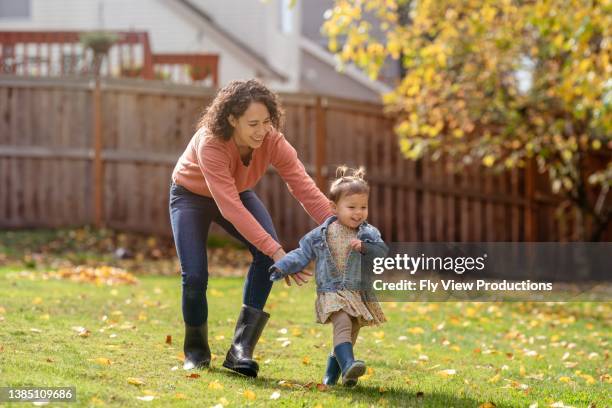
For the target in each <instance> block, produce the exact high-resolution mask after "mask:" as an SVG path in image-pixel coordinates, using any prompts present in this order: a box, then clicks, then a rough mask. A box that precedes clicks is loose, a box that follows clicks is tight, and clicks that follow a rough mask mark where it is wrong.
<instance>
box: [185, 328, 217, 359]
mask: <svg viewBox="0 0 612 408" xmlns="http://www.w3.org/2000/svg"><path fill="white" fill-rule="evenodd" d="M183 351H184V353H185V363H184V364H183V369H184V370H193V369H194V368H208V367H210V348H209V347H208V323H204V324H203V325H201V326H188V325H185V342H184V343H183Z"/></svg>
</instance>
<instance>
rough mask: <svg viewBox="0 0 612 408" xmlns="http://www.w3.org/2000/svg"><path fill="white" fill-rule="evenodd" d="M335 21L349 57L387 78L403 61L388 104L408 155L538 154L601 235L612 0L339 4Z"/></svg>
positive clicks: (611, 179)
mask: <svg viewBox="0 0 612 408" xmlns="http://www.w3.org/2000/svg"><path fill="white" fill-rule="evenodd" d="M325 18H326V21H325V23H324V25H323V27H322V32H323V33H324V34H325V35H326V36H327V37H328V39H329V49H330V50H331V51H332V52H334V53H336V55H337V56H338V57H339V58H340V60H341V61H342V62H344V63H349V62H352V63H355V64H356V65H357V66H358V67H360V68H362V69H363V70H364V71H365V72H366V73H367V74H368V75H369V76H370V77H371V78H376V77H377V75H378V73H379V71H380V69H381V67H382V66H383V64H384V63H385V62H386V61H389V60H400V61H401V64H402V68H403V70H404V75H403V77H402V78H401V81H400V82H399V83H398V84H397V86H396V88H395V89H394V90H393V91H392V92H390V93H389V94H386V95H384V97H383V101H384V104H385V108H386V110H387V111H388V112H390V113H391V114H394V115H395V117H396V118H397V123H396V127H395V131H396V133H397V135H398V137H399V142H400V147H401V149H402V152H403V154H404V155H405V156H406V157H407V158H410V159H414V160H417V159H419V158H421V157H423V155H426V154H427V155H431V156H432V157H433V158H434V159H435V158H437V157H447V158H450V159H451V162H452V163H453V165H454V166H455V168H461V167H462V166H465V165H469V164H471V163H481V164H482V165H483V166H486V167H488V168H491V169H492V170H497V171H502V170H506V169H512V168H515V167H523V166H525V165H527V164H528V163H529V162H530V161H531V160H534V161H535V163H537V165H538V168H539V170H540V171H541V172H546V173H548V175H549V178H550V181H551V183H552V189H553V191H554V192H555V193H559V194H563V195H565V197H567V199H569V200H570V201H571V203H572V205H574V206H576V208H578V209H579V210H580V213H581V214H582V215H583V216H586V217H585V218H584V219H585V222H586V221H587V218H589V219H590V222H592V225H593V230H592V234H591V236H590V237H589V238H590V239H591V240H598V239H599V238H600V236H601V234H602V232H603V231H605V228H606V227H607V225H608V224H609V223H610V221H611V219H612V208H611V206H610V205H609V204H608V205H606V199H607V198H608V191H609V189H610V186H611V184H612V162H611V161H610V152H611V150H612V136H611V135H612V132H611V130H612V112H611V109H610V108H611V104H612V79H611V78H612V75H611V74H612V62H611V61H610V59H611V55H612V32H611V31H612V28H611V27H612V2H611V0H602V1H595V0H593V1H588V0H542V1H517V0H496V1H493V0H421V1H417V0H413V1H411V0H404V1H402V0H335V2H334V7H333V8H332V9H330V10H328V11H327V12H326V14H325ZM374 33H375V34H374ZM593 191H596V194H594V195H593V194H592V192H593ZM583 238H585V237H583Z"/></svg>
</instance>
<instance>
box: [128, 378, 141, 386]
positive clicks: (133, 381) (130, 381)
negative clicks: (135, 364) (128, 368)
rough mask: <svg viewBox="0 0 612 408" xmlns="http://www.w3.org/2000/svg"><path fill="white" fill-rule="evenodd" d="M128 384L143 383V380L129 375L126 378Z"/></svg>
mask: <svg viewBox="0 0 612 408" xmlns="http://www.w3.org/2000/svg"><path fill="white" fill-rule="evenodd" d="M127 382H128V384H132V385H144V383H145V382H144V381H143V380H141V379H140V378H135V377H129V378H128V379H127Z"/></svg>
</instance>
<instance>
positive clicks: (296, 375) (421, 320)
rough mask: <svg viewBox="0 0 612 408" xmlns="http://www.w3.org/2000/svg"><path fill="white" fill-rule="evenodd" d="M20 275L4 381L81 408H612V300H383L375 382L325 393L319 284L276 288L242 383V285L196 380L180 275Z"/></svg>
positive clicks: (4, 315)
mask: <svg viewBox="0 0 612 408" xmlns="http://www.w3.org/2000/svg"><path fill="white" fill-rule="evenodd" d="M20 271H21V269H16V268H12V267H4V268H0V386H24V385H32V386H75V387H76V389H77V404H76V405H79V406H95V405H116V406H147V405H150V406H168V405H176V406H186V407H192V406H215V405H217V404H221V405H223V406H245V405H252V406H268V405H272V404H274V405H278V406H290V407H314V406H322V407H333V406H348V405H349V404H350V405H352V406H363V407H367V406H376V407H378V406H391V407H393V406H419V407H477V406H479V405H481V404H483V403H487V402H491V403H493V404H495V405H496V406H497V407H528V406H530V405H531V404H534V403H537V404H538V405H537V406H538V407H549V406H551V404H555V403H557V406H561V405H559V403H560V402H561V401H562V402H563V403H564V404H565V405H566V406H576V407H587V406H589V404H592V403H594V404H595V406H596V407H606V406H611V405H612V399H611V398H610V391H611V388H612V387H611V386H610V381H611V380H610V373H609V359H608V357H609V352H608V350H609V346H610V316H611V315H612V313H611V309H612V308H611V307H610V303H566V304H544V303H385V304H383V307H384V310H385V312H386V313H387V315H388V318H389V322H388V323H387V324H386V325H384V326H382V327H379V328H364V329H363V330H362V332H361V335H360V338H359V340H358V343H357V346H356V356H357V357H358V358H360V359H363V360H365V361H366V363H367V365H368V367H369V371H368V374H367V375H366V377H365V378H364V379H363V380H362V381H360V383H359V385H358V386H357V387H356V388H354V389H344V388H342V387H335V388H330V389H327V390H322V389H319V388H318V387H317V386H316V385H317V383H319V382H320V381H321V376H322V374H323V371H324V364H325V361H326V357H327V353H328V351H329V349H330V344H331V327H330V326H322V325H317V324H315V323H314V313H313V303H314V296H315V294H314V287H313V285H312V283H310V284H308V286H306V287H301V288H298V287H290V288H288V287H286V286H284V284H276V285H275V287H274V289H273V292H272V294H271V296H270V299H269V301H268V305H267V308H266V310H267V311H269V312H270V314H271V319H270V322H269V324H268V325H267V327H266V330H265V331H264V334H263V336H262V340H261V341H260V343H259V345H258V348H257V350H256V358H257V359H258V361H259V362H260V366H261V369H260V376H259V377H258V378H257V379H247V378H243V377H241V376H238V375H235V374H233V373H231V372H229V371H228V370H226V369H224V368H222V367H221V363H222V361H223V356H224V354H225V352H226V351H227V348H228V346H229V344H230V341H231V336H232V333H233V328H234V324H235V319H236V317H237V314H238V312H239V309H240V305H241V298H242V279H240V278H212V279H211V281H210V283H209V310H210V318H209V327H210V334H209V337H210V343H211V348H212V351H213V354H214V356H213V362H212V368H211V369H209V370H204V371H199V372H198V374H199V376H194V377H197V378H190V377H188V376H187V373H186V372H185V371H183V370H182V368H181V365H182V362H181V354H182V319H181V312H180V283H179V277H178V276H160V277H139V284H137V285H131V286H113V287H107V286H96V285H93V284H85V283H73V282H68V281H59V280H42V279H41V276H42V275H41V271H31V272H29V273H28V274H26V275H24V276H20V275H19V272H20ZM78 327H83V328H85V329H87V330H88V331H89V332H90V334H89V335H88V336H86V337H85V336H84V337H81V336H79V333H78V331H77V329H76V328H78ZM167 336H171V344H167V343H166V339H167ZM139 382H142V383H143V384H141V385H138V384H133V383H139ZM145 396H153V397H154V398H153V400H152V401H150V402H146V401H142V400H139V399H138V398H137V397H145ZM271 397H275V399H272V398H271ZM0 405H2V404H1V403H0ZM5 405H7V404H5ZM14 405H15V406H16V405H17V404H14ZM50 405H53V404H50ZM56 405H60V404H56ZM61 406H65V405H61Z"/></svg>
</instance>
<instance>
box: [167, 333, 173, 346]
mask: <svg viewBox="0 0 612 408" xmlns="http://www.w3.org/2000/svg"><path fill="white" fill-rule="evenodd" d="M166 344H168V345H170V344H172V336H171V335H169V334H168V335H167V336H166Z"/></svg>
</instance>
